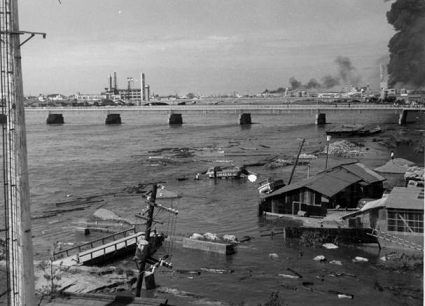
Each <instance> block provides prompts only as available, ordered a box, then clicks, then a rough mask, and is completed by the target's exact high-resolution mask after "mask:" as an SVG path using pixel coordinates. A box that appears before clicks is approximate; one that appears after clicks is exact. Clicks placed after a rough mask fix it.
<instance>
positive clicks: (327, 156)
mask: <svg viewBox="0 0 425 306" xmlns="http://www.w3.org/2000/svg"><path fill="white" fill-rule="evenodd" d="M330 141H331V135H327V136H326V142H327V145H326V164H325V171H327V170H328V158H329V142H330Z"/></svg>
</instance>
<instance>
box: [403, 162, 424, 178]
mask: <svg viewBox="0 0 425 306" xmlns="http://www.w3.org/2000/svg"><path fill="white" fill-rule="evenodd" d="M404 179H405V180H406V182H407V181H408V180H414V181H422V182H423V181H424V179H425V172H424V168H421V167H417V166H413V167H409V168H407V171H406V173H405V174H404Z"/></svg>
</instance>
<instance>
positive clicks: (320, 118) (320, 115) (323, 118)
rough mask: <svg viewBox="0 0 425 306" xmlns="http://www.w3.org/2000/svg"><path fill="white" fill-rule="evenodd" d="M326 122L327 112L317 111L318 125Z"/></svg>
mask: <svg viewBox="0 0 425 306" xmlns="http://www.w3.org/2000/svg"><path fill="white" fill-rule="evenodd" d="M323 124H326V114H323V113H317V114H316V125H323Z"/></svg>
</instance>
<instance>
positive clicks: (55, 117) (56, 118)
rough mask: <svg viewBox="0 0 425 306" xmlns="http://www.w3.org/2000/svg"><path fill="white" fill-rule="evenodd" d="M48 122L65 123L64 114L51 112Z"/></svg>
mask: <svg viewBox="0 0 425 306" xmlns="http://www.w3.org/2000/svg"><path fill="white" fill-rule="evenodd" d="M46 123H47V124H64V123H65V122H64V119H63V116H62V114H49V117H47V120H46Z"/></svg>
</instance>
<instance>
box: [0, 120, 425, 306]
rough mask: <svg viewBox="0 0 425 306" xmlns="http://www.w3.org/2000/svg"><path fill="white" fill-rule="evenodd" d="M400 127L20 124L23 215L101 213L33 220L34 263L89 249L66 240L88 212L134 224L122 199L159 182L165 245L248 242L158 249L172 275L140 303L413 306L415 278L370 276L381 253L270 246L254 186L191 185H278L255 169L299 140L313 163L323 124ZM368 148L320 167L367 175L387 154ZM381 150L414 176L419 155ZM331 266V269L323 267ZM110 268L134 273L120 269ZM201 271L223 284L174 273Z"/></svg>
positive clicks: (414, 129)
mask: <svg viewBox="0 0 425 306" xmlns="http://www.w3.org/2000/svg"><path fill="white" fill-rule="evenodd" d="M412 116H414V118H413V117H412V118H411V122H410V123H409V124H408V125H407V126H406V127H400V126H398V125H397V122H398V115H396V114H392V115H385V116H382V115H380V114H379V113H376V112H371V113H365V112H363V113H361V114H359V113H347V114H346V113H341V114H339V115H338V114H333V115H328V117H327V121H328V123H329V124H328V125H326V126H323V127H319V126H316V125H315V124H314V114H284V115H252V121H253V123H254V124H252V125H249V126H240V125H238V124H237V122H238V116H237V115H220V116H214V115H207V114H202V115H190V114H188V115H184V116H183V122H184V124H183V125H181V126H177V127H175V126H169V125H168V122H167V120H168V117H167V116H165V115H147V114H138V113H134V114H124V115H122V116H121V117H122V121H123V124H121V125H114V126H106V125H105V124H104V122H105V117H106V115H105V114H103V113H84V112H81V113H78V114H65V115H64V117H65V124H64V125H57V126H52V125H47V124H46V123H45V122H46V118H47V112H46V113H38V112H27V114H26V121H27V138H28V159H29V179H30V191H31V210H32V214H33V215H41V214H43V213H45V212H46V211H49V210H55V209H57V207H56V205H55V204H56V203H58V202H65V201H67V200H69V199H73V198H75V197H88V196H92V195H104V197H103V198H102V200H103V201H102V202H99V203H93V204H92V205H87V207H85V209H84V210H75V211H70V212H64V213H58V214H56V215H53V216H50V217H45V218H34V219H33V221H32V224H33V235H34V241H33V243H34V253H35V259H37V260H41V259H46V258H47V256H48V251H49V248H50V247H51V246H52V244H53V243H54V242H60V243H62V244H63V246H64V247H66V246H72V245H75V244H76V243H81V242H83V241H88V240H91V239H94V238H98V237H101V234H99V233H96V234H92V235H89V236H81V235H76V233H75V227H76V226H77V224H78V222H83V221H85V220H87V218H89V217H90V216H91V215H92V214H93V212H94V211H95V210H96V209H98V208H100V207H102V208H105V209H108V210H111V211H113V212H115V213H116V214H118V215H119V216H120V217H123V218H127V219H130V220H133V222H134V223H141V220H140V219H136V218H135V217H134V214H135V213H137V212H140V211H141V209H142V208H144V207H145V206H146V205H145V203H144V200H143V199H142V198H141V196H139V195H135V194H129V193H125V192H123V190H124V189H126V188H129V187H132V186H137V185H138V184H141V183H149V182H158V181H161V182H164V184H163V185H164V186H165V190H167V191H171V192H175V193H177V194H178V195H179V196H180V197H179V198H177V199H162V200H158V202H159V203H161V204H163V205H165V206H170V207H173V208H175V209H177V210H178V211H179V214H178V216H177V219H176V221H177V222H176V227H175V234H177V235H185V236H187V235H191V234H192V233H201V234H202V233H206V232H211V233H216V234H218V235H224V234H231V235H236V236H237V237H238V238H241V237H243V236H249V237H251V240H249V241H247V242H244V243H241V244H239V246H238V247H237V252H236V253H235V254H233V255H227V256H225V255H221V254H213V253H206V252H202V251H197V250H190V249H184V248H182V246H181V244H179V243H178V242H174V243H169V242H167V243H166V244H165V247H164V248H163V250H160V251H159V254H158V255H159V256H160V255H162V254H165V252H169V253H171V255H172V256H171V261H172V263H173V267H174V268H173V270H172V271H171V270H167V269H165V268H160V269H159V270H158V272H157V274H156V282H157V284H158V285H159V286H160V287H159V288H158V289H156V290H152V291H150V292H147V293H145V294H146V296H158V297H165V298H168V299H169V301H170V302H173V303H175V304H177V305H230V304H231V303H233V304H235V305H238V304H240V303H242V302H244V303H245V305H257V304H258V303H265V302H266V301H267V300H268V298H269V297H270V295H271V294H272V293H273V292H279V296H280V297H282V298H283V300H284V301H285V303H287V304H288V305H309V304H312V303H314V305H315V306H320V305H326V306H328V305H335V306H336V305H371V304H373V305H387V306H396V305H397V306H398V305H422V304H423V298H422V291H423V290H422V288H423V280H422V277H423V273H422V271H409V272H404V271H391V270H387V269H383V268H381V267H380V265H381V264H382V263H381V262H380V259H379V258H380V257H382V256H383V255H385V254H388V253H390V252H391V250H385V249H383V250H381V251H380V252H379V250H378V249H377V248H376V247H371V248H368V249H364V248H362V249H360V248H356V247H354V246H346V247H340V248H338V249H336V250H327V249H324V248H321V247H316V248H313V247H306V246H303V245H301V244H299V242H298V241H296V240H288V241H284V240H283V239H282V237H281V236H279V235H276V236H274V237H273V239H272V238H271V236H269V235H267V234H269V233H270V232H271V231H274V232H279V230H280V229H281V228H282V227H283V226H285V225H287V223H285V222H286V221H284V220H282V219H266V218H264V217H259V216H258V214H257V212H258V208H257V203H258V198H259V195H258V190H257V187H258V182H257V183H251V182H249V181H248V180H246V179H240V180H218V181H217V182H214V180H211V179H209V178H207V177H206V176H205V175H202V173H203V172H205V171H206V170H207V169H208V167H211V166H217V165H219V166H228V165H232V164H233V165H236V166H242V165H252V166H248V167H247V168H248V170H250V171H252V172H255V173H256V174H257V175H258V177H259V179H265V178H268V177H273V178H282V179H284V180H285V182H287V181H288V178H289V176H290V173H291V170H292V166H287V167H277V168H267V167H265V166H264V165H260V164H262V163H261V162H263V161H264V160H270V159H272V158H273V157H276V156H280V157H282V158H283V157H291V156H294V155H296V153H297V151H298V148H299V143H300V139H301V138H305V139H306V142H305V145H304V147H303V152H304V153H311V152H318V151H319V150H321V151H323V150H324V147H325V144H326V133H325V131H326V129H329V128H330V127H331V126H332V125H333V124H335V125H336V124H341V123H362V124H375V125H376V124H379V125H380V126H381V128H382V129H384V130H385V129H386V130H390V131H393V132H394V133H396V132H397V133H399V132H400V131H401V132H402V133H404V134H409V133H410V134H412V133H416V135H417V133H419V132H418V131H419V130H421V129H423V128H424V124H423V123H424V115H423V113H415V115H412ZM373 137H375V138H379V137H380V136H379V135H374V136H370V137H367V138H356V139H354V140H355V141H358V142H360V143H364V144H366V145H367V146H366V147H364V148H363V150H364V152H366V151H369V150H373V152H374V153H373V154H369V155H367V158H366V157H365V155H362V154H360V155H358V156H345V157H344V156H342V157H338V158H333V157H330V159H329V165H330V166H332V165H336V164H337V163H340V162H344V161H352V160H360V161H361V162H363V163H364V164H365V165H366V166H368V167H370V168H372V169H373V168H376V167H378V166H381V165H383V164H385V163H386V162H387V161H388V159H389V156H390V151H391V149H388V148H387V147H385V146H383V145H381V144H380V143H379V142H376V141H372V138H373ZM347 140H349V141H350V139H347ZM331 141H336V139H332V140H331ZM179 150H180V152H179ZM393 150H394V152H395V155H396V157H402V158H405V159H408V160H411V161H413V162H415V163H416V165H418V166H423V164H424V160H423V153H419V154H418V153H415V152H414V150H413V146H410V147H409V146H401V147H397V148H395V149H393ZM179 153H180V154H179ZM324 159H325V155H324V154H321V155H319V157H318V161H316V162H315V163H312V165H311V166H310V167H308V166H307V165H300V166H299V167H297V169H296V172H295V176H294V178H293V181H297V180H300V179H303V178H306V177H307V175H314V174H315V173H317V172H319V171H322V170H324V169H323V168H322V167H323V164H324V163H323V161H324ZM256 164H257V165H256ZM197 173H201V176H200V179H199V180H194V179H193V178H194V177H195V175H196V174H197ZM382 175H383V176H384V177H388V180H387V182H386V183H385V184H386V185H387V187H392V186H391V185H394V184H399V185H401V184H403V181H402V175H387V174H382ZM111 194H112V195H111ZM114 194H115V195H114ZM1 209H2V211H3V206H2V207H1ZM157 218H158V219H159V220H161V221H163V222H164V224H163V225H161V224H158V225H157V230H158V231H164V232H167V233H171V229H170V227H169V226H168V223H167V221H168V218H169V216H168V215H167V214H166V213H164V212H163V213H161V214H159V215H158V216H157ZM0 222H1V223H0V228H1V227H4V220H1V221H0ZM140 228H143V226H141V227H140ZM171 244H172V245H171ZM270 254H276V255H277V256H270ZM318 255H324V256H325V257H326V258H327V261H325V262H317V261H313V258H314V257H316V256H318ZM356 256H361V257H364V258H367V259H368V262H353V261H352V260H353V259H354V257H356ZM333 260H335V261H340V262H341V264H342V265H335V264H331V263H330V262H331V261H333ZM114 264H115V265H123V266H128V267H132V268H135V266H134V263H133V262H132V261H131V258H130V257H129V258H125V259H123V260H122V261H120V262H115V263H114ZM201 268H209V269H220V270H224V272H225V273H211V272H202V273H200V274H197V273H195V274H193V273H180V272H188V271H198V270H200V269H201ZM288 268H291V269H293V270H294V271H296V272H298V273H299V274H300V275H301V276H302V278H299V279H288V278H284V277H282V276H279V274H290V273H289V272H288ZM179 271H180V272H179ZM303 282H304V285H305V286H303ZM377 284H378V286H377ZM308 288H311V290H309V289H308ZM381 289H382V290H381ZM329 290H334V291H340V292H346V293H350V294H353V295H354V299H344V298H343V297H338V295H336V294H332V293H329Z"/></svg>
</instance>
